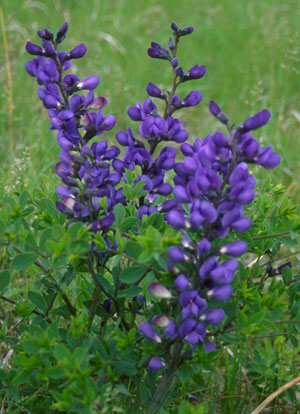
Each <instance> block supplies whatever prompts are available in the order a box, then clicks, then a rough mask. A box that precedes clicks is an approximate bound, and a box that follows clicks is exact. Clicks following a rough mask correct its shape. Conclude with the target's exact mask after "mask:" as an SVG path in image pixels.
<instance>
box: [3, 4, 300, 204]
mask: <svg viewBox="0 0 300 414" xmlns="http://www.w3.org/2000/svg"><path fill="white" fill-rule="evenodd" d="M65 21H67V22H68V23H69V31H68V35H67V38H66V40H65V41H64V42H63V44H62V45H61V50H66V51H69V50H71V49H72V48H73V47H75V46H76V45H77V44H79V43H85V44H86V45H87V48H88V52H87V54H86V56H85V57H84V58H83V59H80V60H79V61H74V63H73V67H72V68H73V69H72V72H75V73H76V74H77V75H78V76H79V77H80V78H81V79H83V78H85V77H87V76H90V75H92V74H97V75H98V76H99V77H100V80H101V81H100V85H99V86H98V88H97V92H98V94H99V96H105V97H106V98H107V99H108V105H107V106H106V108H104V113H105V114H108V113H111V114H113V115H115V116H116V117H117V124H116V126H115V128H114V129H113V130H112V131H110V132H109V133H107V134H106V135H104V139H109V141H110V142H111V143H114V142H115V138H114V136H115V133H116V132H117V131H118V130H120V129H125V128H126V127H127V125H130V124H133V125H132V126H133V129H134V131H136V129H137V125H136V124H135V125H134V123H132V122H131V121H130V120H129V118H128V116H127V108H128V107H129V106H132V105H135V103H136V101H141V102H142V101H144V100H145V99H146V97H147V95H146V90H145V88H146V86H147V84H148V83H149V82H153V83H155V84H157V85H158V86H159V87H161V88H163V89H165V90H166V89H168V88H169V87H170V85H171V70H170V67H169V66H170V65H168V64H167V62H165V61H161V60H154V59H150V58H149V57H148V55H147V49H148V47H149V45H150V42H151V41H156V42H158V43H160V44H162V45H164V46H167V45H168V39H169V36H170V35H171V30H170V24H171V22H172V21H176V22H177V23H178V25H179V26H180V27H182V26H189V25H192V26H194V33H193V34H192V35H190V36H187V37H185V38H183V39H182V40H181V42H180V44H179V49H178V58H179V61H180V65H182V66H183V68H184V70H188V69H189V68H190V67H191V66H193V65H195V64H199V65H205V66H206V69H207V73H206V75H205V77H204V78H202V79H200V80H197V81H194V82H187V83H185V84H183V85H181V87H180V88H179V94H180V96H181V97H182V98H183V97H184V96H185V95H186V94H188V93H189V91H190V90H191V89H194V90H199V91H201V92H202V93H203V100H202V102H201V103H200V105H199V106H198V107H196V108H191V109H189V110H185V111H182V113H181V114H179V116H180V117H181V120H182V121H184V123H185V127H186V128H187V129H188V130H189V133H190V138H189V139H190V140H192V139H193V138H195V137H197V136H199V137H200V138H204V137H205V135H207V134H208V133H212V132H214V131H215V130H216V129H222V125H221V124H218V122H217V121H216V119H214V118H213V117H212V116H211V115H210V113H209V111H208V103H209V101H210V100H211V99H214V100H216V101H217V102H218V104H219V105H220V106H221V107H222V109H223V110H224V112H225V113H226V114H227V115H228V116H229V118H230V121H231V122H232V123H240V122H242V121H244V120H246V119H247V118H248V117H249V116H250V115H252V114H254V113H255V112H257V111H259V110H261V109H263V108H268V109H269V110H270V111H271V113H272V118H271V120H270V122H269V124H268V125H267V126H265V127H264V128H262V129H261V130H258V131H255V132H254V136H255V137H256V138H260V140H261V142H262V143H265V144H269V143H271V144H272V145H273V146H274V150H275V151H277V152H279V153H280V155H281V157H282V163H281V165H280V166H279V167H277V168H276V169H275V170H273V171H272V172H271V173H268V174H269V175H271V176H272V179H273V181H274V183H276V184H277V183H278V182H282V183H283V184H285V185H286V187H287V194H288V196H291V197H293V198H294V199H298V200H300V197H299V187H300V184H299V173H300V156H299V152H300V139H299V132H300V35H299V32H300V30H299V22H300V7H299V0H285V1H284V2H282V1H281V0H260V1H258V0H222V1H220V0H201V1H199V0H189V1H185V2H184V1H179V0H140V1H136V0H88V1H87V0H44V1H29V0H1V1H0V25H1V30H0V158H1V167H2V168H1V178H2V181H4V182H5V183H6V185H13V183H14V182H15V180H16V179H18V175H22V174H24V173H25V171H26V177H27V178H28V179H29V180H30V182H31V183H33V184H34V183H37V182H38V180H39V177H40V175H41V174H49V175H50V174H51V175H52V174H53V165H54V164H55V163H56V162H57V158H58V153H59V146H58V144H57V142H56V138H55V133H54V132H53V131H51V130H49V120H48V117H47V111H46V110H45V109H44V108H43V107H42V103H41V101H40V100H39V98H38V97H37V93H36V90H37V87H38V86H37V83H36V80H35V79H34V78H31V77H29V76H28V74H27V72H26V71H25V68H24V66H25V63H26V61H27V60H29V59H32V58H33V56H29V55H28V54H27V52H26V51H25V43H26V42H27V41H28V40H30V41H32V42H36V43H38V44H39V43H40V42H39V41H40V39H39V38H38V37H37V35H36V31H37V30H38V29H43V28H44V27H48V28H49V29H50V30H52V31H56V30H57V29H58V28H59V27H60V26H61V25H62V23H64V22H65ZM261 170H262V171H260V174H261V176H262V175H263V174H265V171H264V170H263V169H261ZM53 176H54V174H53Z"/></svg>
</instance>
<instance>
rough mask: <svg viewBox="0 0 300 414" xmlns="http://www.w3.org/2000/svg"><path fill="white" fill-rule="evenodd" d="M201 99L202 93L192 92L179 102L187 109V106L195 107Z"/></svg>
mask: <svg viewBox="0 0 300 414" xmlns="http://www.w3.org/2000/svg"><path fill="white" fill-rule="evenodd" d="M201 99H202V93H201V92H197V91H192V92H190V93H189V94H188V96H186V97H185V98H184V99H183V101H182V102H181V104H182V106H184V107H186V108H187V107H189V106H196V105H198V104H199V102H200V101H201Z"/></svg>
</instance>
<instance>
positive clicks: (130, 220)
mask: <svg viewBox="0 0 300 414" xmlns="http://www.w3.org/2000/svg"><path fill="white" fill-rule="evenodd" d="M136 222H137V218H136V217H127V218H126V219H125V220H123V221H122V223H121V224H120V230H123V231H126V230H128V229H130V228H132V227H134V226H135V224H136Z"/></svg>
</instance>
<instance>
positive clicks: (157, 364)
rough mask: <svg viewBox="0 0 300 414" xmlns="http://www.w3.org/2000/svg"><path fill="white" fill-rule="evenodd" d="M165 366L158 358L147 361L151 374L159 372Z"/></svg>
mask: <svg viewBox="0 0 300 414" xmlns="http://www.w3.org/2000/svg"><path fill="white" fill-rule="evenodd" d="M165 365H166V364H165V363H164V362H163V361H162V360H161V359H160V358H159V357H153V358H151V359H150V361H149V369H150V371H152V372H153V373H155V372H157V371H159V370H160V369H162V368H163V367H164V366H165Z"/></svg>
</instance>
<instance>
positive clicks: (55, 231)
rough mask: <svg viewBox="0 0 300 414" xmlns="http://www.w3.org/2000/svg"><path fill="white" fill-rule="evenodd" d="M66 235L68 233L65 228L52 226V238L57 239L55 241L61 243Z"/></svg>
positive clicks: (57, 225)
mask: <svg viewBox="0 0 300 414" xmlns="http://www.w3.org/2000/svg"><path fill="white" fill-rule="evenodd" d="M65 233H66V232H65V229H64V227H63V226H61V225H59V224H56V225H55V226H52V236H53V237H54V238H55V240H57V241H60V240H61V239H62V238H63V237H64V235H65Z"/></svg>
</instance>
